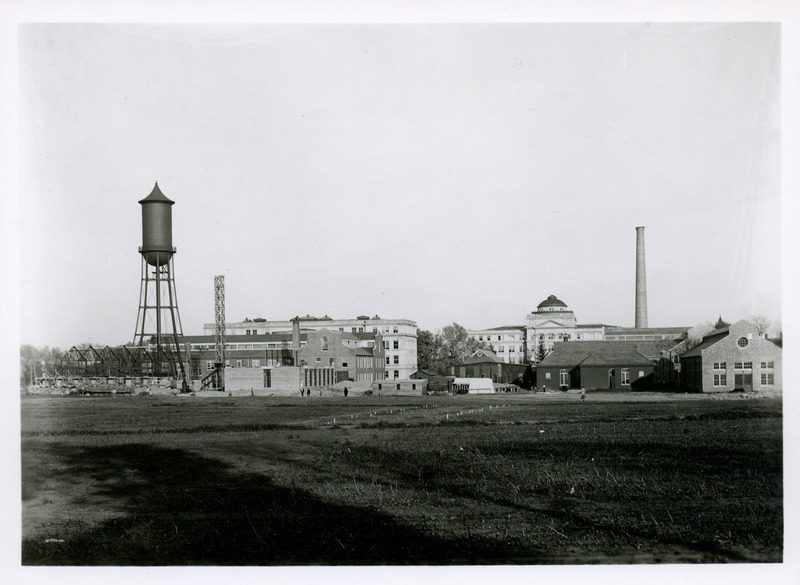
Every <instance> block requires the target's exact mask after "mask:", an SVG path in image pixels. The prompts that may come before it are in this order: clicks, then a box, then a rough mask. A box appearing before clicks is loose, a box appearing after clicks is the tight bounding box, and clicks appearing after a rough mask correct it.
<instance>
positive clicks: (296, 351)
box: [292, 317, 300, 366]
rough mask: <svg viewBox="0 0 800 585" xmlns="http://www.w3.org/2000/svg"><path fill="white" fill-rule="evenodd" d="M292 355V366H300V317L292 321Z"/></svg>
mask: <svg viewBox="0 0 800 585" xmlns="http://www.w3.org/2000/svg"><path fill="white" fill-rule="evenodd" d="M292 354H293V356H294V365H296V366H299V365H300V317H295V318H294V319H292Z"/></svg>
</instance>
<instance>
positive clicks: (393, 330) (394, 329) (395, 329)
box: [392, 325, 399, 333]
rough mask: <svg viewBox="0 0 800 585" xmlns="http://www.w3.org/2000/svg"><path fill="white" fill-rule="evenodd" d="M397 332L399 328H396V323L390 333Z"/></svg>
mask: <svg viewBox="0 0 800 585" xmlns="http://www.w3.org/2000/svg"><path fill="white" fill-rule="evenodd" d="M398 332H399V330H398V329H397V325H395V326H394V328H393V329H392V333H398Z"/></svg>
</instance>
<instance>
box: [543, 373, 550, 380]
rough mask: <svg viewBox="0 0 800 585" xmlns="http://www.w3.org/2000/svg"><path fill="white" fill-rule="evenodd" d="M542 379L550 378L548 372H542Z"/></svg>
mask: <svg viewBox="0 0 800 585" xmlns="http://www.w3.org/2000/svg"><path fill="white" fill-rule="evenodd" d="M544 379H545V380H549V379H550V372H545V373H544Z"/></svg>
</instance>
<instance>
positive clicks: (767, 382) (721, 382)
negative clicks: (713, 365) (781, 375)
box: [714, 372, 775, 387]
mask: <svg viewBox="0 0 800 585" xmlns="http://www.w3.org/2000/svg"><path fill="white" fill-rule="evenodd" d="M738 377H739V374H737V378H738ZM742 377H743V379H742V381H741V382H739V383H740V384H741V383H743V382H744V381H745V376H744V375H742ZM746 378H747V382H748V383H750V384H752V381H753V380H752V379H753V375H752V374H747V375H746ZM727 385H728V375H727V374H716V373H715V374H714V386H718V387H722V386H727ZM761 385H762V386H774V385H775V374H774V373H773V372H761Z"/></svg>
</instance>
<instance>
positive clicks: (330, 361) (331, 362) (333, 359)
mask: <svg viewBox="0 0 800 585" xmlns="http://www.w3.org/2000/svg"><path fill="white" fill-rule="evenodd" d="M328 365H329V366H335V365H336V358H328Z"/></svg>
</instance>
